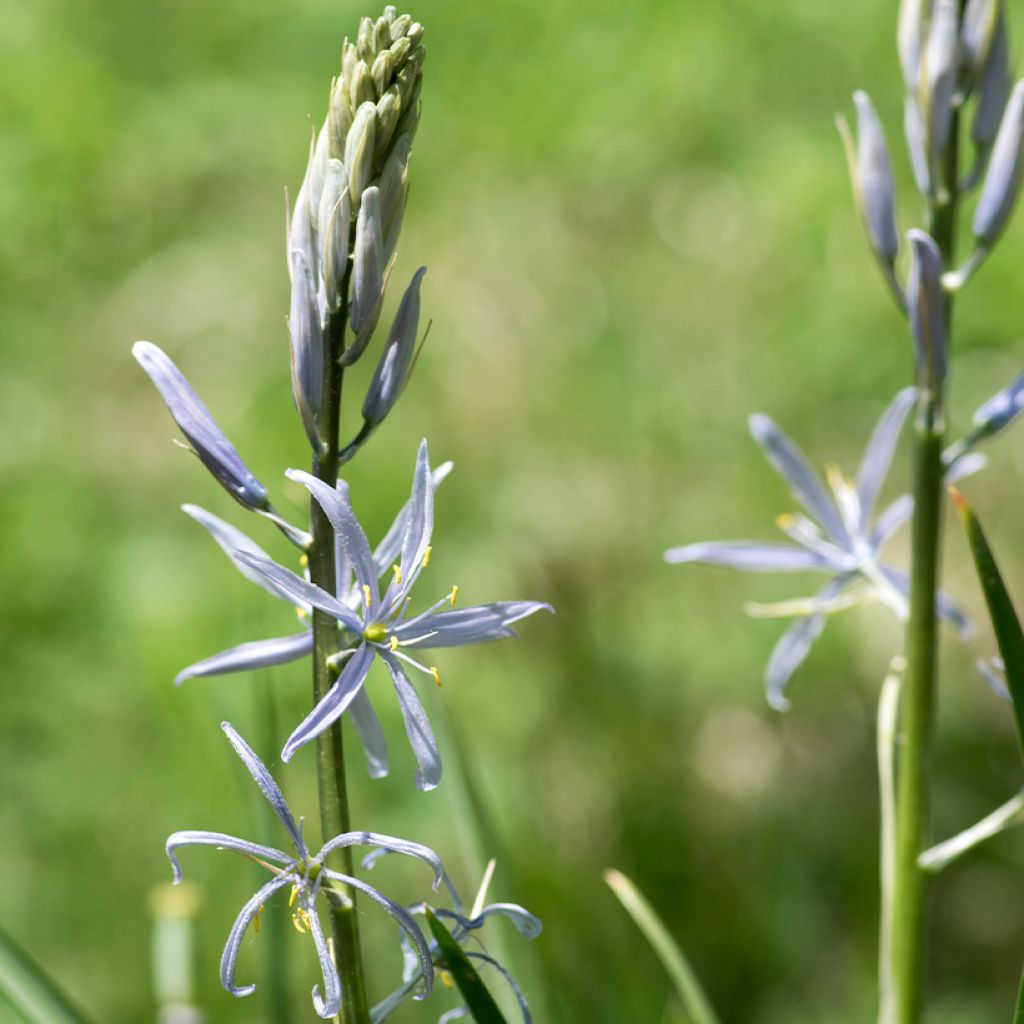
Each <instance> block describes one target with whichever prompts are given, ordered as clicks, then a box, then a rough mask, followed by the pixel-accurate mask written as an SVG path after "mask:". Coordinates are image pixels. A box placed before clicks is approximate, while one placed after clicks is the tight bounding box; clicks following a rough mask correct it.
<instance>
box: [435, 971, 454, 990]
mask: <svg viewBox="0 0 1024 1024" xmlns="http://www.w3.org/2000/svg"><path fill="white" fill-rule="evenodd" d="M438 977H439V978H440V979H441V984H442V985H444V987H445V988H454V987H455V983H454V982H453V981H452V976H451V974H450V973H449V972H448V971H440V972H438Z"/></svg>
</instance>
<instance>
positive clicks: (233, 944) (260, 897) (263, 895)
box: [220, 874, 298, 996]
mask: <svg viewBox="0 0 1024 1024" xmlns="http://www.w3.org/2000/svg"><path fill="white" fill-rule="evenodd" d="M297 880H298V876H296V875H289V874H283V875H278V876H277V877H276V878H273V879H271V880H270V881H269V882H267V884H266V885H264V886H262V887H261V888H260V889H259V891H258V892H257V893H256V895H255V896H253V897H252V898H251V899H250V900H249V902H248V903H246V905H245V906H244V907H242V910H241V912H240V913H239V915H238V917H237V918H235V923H234V924H233V925H232V926H231V932H230V934H229V935H228V941H227V942H226V943H225V944H224V952H223V953H221V957H220V983H221V984H222V985H223V986H224V988H225V989H226V990H227V991H228V992H230V993H231V994H232V995H233V996H248V995H252V993H253V992H255V991H256V986H255V985H236V984H235V965H236V963H237V962H238V953H239V951H240V950H241V948H242V939H244V938H245V931H246V929H247V928H248V927H249V922H250V921H252V919H253V918H254V917H255V916H256V915H257V914H258V913H259V910H260V907H262V906H263V904H264V903H266V902H267V900H269V899H270V897H271V896H273V895H274V893H275V892H277V890H278V889H281V888H283V887H284V886H285V885H287V884H288V883H289V882H295V881H297Z"/></svg>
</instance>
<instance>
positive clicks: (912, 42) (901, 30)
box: [896, 0, 925, 92]
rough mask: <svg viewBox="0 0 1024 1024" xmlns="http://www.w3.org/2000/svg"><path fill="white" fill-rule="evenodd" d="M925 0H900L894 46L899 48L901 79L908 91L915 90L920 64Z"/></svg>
mask: <svg viewBox="0 0 1024 1024" xmlns="http://www.w3.org/2000/svg"><path fill="white" fill-rule="evenodd" d="M924 8H925V0H901V2H900V13H899V19H898V21H897V25H896V48H897V50H899V55H900V66H901V67H902V69H903V80H904V81H905V82H906V83H907V90H908V91H909V92H916V91H917V84H918V81H919V77H920V65H921V37H922V35H923V25H924V15H925V10H924Z"/></svg>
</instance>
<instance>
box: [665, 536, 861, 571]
mask: <svg viewBox="0 0 1024 1024" xmlns="http://www.w3.org/2000/svg"><path fill="white" fill-rule="evenodd" d="M665 561H666V562H669V563H670V564H673V565H676V564H679V563H684V562H703V563H704V564H705V565H724V566H726V567H727V568H730V569H744V570H746V571H747V572H835V571H836V570H837V569H839V568H842V565H841V564H840V563H837V562H835V561H833V560H832V559H829V558H826V557H825V556H824V555H823V554H820V553H819V552H817V551H808V550H807V549H806V548H798V547H794V546H793V545H791V544H771V543H765V544H762V543H759V542H757V541H747V540H723V541H702V542H699V543H697V544H687V545H685V546H684V547H681V548H669V550H668V551H666V552H665Z"/></svg>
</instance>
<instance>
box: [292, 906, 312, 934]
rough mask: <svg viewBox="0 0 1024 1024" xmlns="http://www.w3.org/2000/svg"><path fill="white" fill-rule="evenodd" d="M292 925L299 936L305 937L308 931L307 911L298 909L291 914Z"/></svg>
mask: <svg viewBox="0 0 1024 1024" xmlns="http://www.w3.org/2000/svg"><path fill="white" fill-rule="evenodd" d="M292 924H293V925H294V927H295V930H296V931H297V932H298V933H299V934H300V935H305V934H306V932H308V931H309V929H310V924H309V911H308V910H305V909H304V908H302V907H300V908H299V909H298V910H296V911H295V913H294V914H292Z"/></svg>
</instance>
